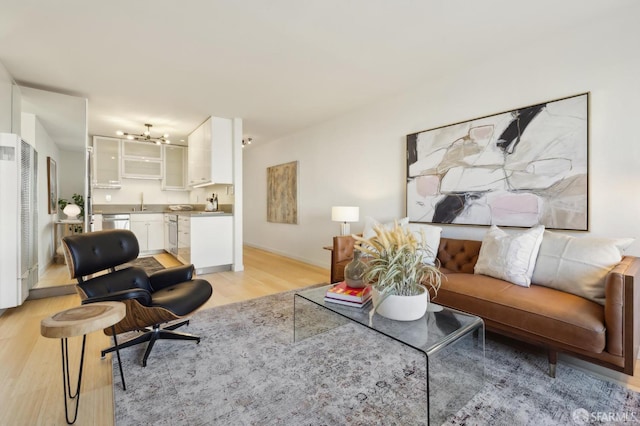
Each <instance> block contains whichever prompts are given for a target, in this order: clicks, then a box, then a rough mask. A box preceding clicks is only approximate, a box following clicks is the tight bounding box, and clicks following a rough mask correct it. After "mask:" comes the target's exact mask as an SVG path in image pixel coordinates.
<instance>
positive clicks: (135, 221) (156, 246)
mask: <svg viewBox="0 0 640 426" xmlns="http://www.w3.org/2000/svg"><path fill="white" fill-rule="evenodd" d="M163 220H164V216H163V214H162V213H139V214H131V216H130V227H131V232H133V233H134V234H135V235H136V238H137V239H138V245H139V246H140V253H142V254H144V253H153V252H158V251H162V250H163V249H164V229H163V228H164V222H163Z"/></svg>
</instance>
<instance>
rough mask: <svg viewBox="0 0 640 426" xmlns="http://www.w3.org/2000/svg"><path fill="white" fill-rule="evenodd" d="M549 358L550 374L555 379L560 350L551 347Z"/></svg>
mask: <svg viewBox="0 0 640 426" xmlns="http://www.w3.org/2000/svg"><path fill="white" fill-rule="evenodd" d="M548 358H549V376H550V377H552V378H554V379H555V378H556V364H557V363H558V352H556V351H555V350H553V349H549V352H548Z"/></svg>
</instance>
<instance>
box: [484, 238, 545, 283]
mask: <svg viewBox="0 0 640 426" xmlns="http://www.w3.org/2000/svg"><path fill="white" fill-rule="evenodd" d="M543 233H544V226H542V225H536V226H534V227H533V228H531V229H528V230H526V231H524V232H518V233H511V234H507V233H506V232H505V231H503V230H502V229H500V228H498V227H497V226H495V225H493V226H491V228H490V229H489V231H487V233H486V235H485V236H484V238H483V239H482V246H480V253H479V255H478V261H477V262H476V266H475V268H474V272H475V273H476V274H482V275H489V276H490V277H494V278H500V279H502V280H505V281H508V282H510V283H513V284H517V285H519V286H522V287H529V286H530V285H531V275H532V274H533V269H534V267H535V264H536V257H537V256H538V250H539V249H540V243H541V242H542V235H543Z"/></svg>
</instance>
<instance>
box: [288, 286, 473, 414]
mask: <svg viewBox="0 0 640 426" xmlns="http://www.w3.org/2000/svg"><path fill="white" fill-rule="evenodd" d="M329 287H331V285H326V286H322V287H316V288H312V289H309V290H303V291H299V292H296V293H295V295H294V319H293V336H294V342H298V341H300V340H302V339H306V338H308V337H311V336H314V335H317V334H319V333H324V332H327V331H329V330H331V329H334V328H336V327H339V326H341V325H344V324H347V323H350V322H353V323H357V324H360V325H362V326H364V327H366V328H368V329H370V330H373V331H375V332H377V333H380V334H383V335H385V336H387V337H389V338H391V339H394V340H396V341H398V342H400V343H402V344H404V345H407V346H409V347H411V348H413V349H415V350H417V351H420V352H421V353H423V354H424V356H425V360H426V379H427V383H426V402H427V407H428V411H429V418H428V419H427V421H428V423H429V424H438V425H439V424H442V423H444V422H445V421H446V420H447V418H448V417H450V416H452V415H453V414H455V413H456V412H457V411H458V410H459V409H460V408H462V407H463V406H464V405H465V404H466V403H467V402H468V401H469V400H470V399H471V398H472V397H473V396H474V395H475V394H476V393H477V392H478V391H479V390H480V389H481V388H482V386H483V385H484V322H483V321H482V319H481V318H480V317H477V316H474V315H470V314H466V313H464V312H461V311H457V310H455V309H450V308H446V307H441V306H439V305H436V304H434V303H431V304H430V306H432V307H435V309H433V310H437V309H440V310H439V311H438V312H431V308H430V311H429V312H427V313H426V314H425V316H424V317H422V318H421V319H419V320H416V321H407V322H405V321H394V320H390V319H387V318H384V317H382V316H380V315H378V314H375V315H373V316H371V317H370V315H369V313H370V311H371V309H372V308H373V305H372V304H371V303H369V304H368V305H366V306H365V307H364V308H354V307H350V306H344V305H339V304H336V303H331V302H325V301H324V296H325V293H326V292H327V289H328V288H329Z"/></svg>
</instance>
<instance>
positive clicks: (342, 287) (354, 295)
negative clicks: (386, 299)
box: [324, 281, 371, 308]
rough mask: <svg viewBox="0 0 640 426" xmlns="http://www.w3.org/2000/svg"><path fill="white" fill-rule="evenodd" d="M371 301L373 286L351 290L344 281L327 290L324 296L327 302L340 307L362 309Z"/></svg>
mask: <svg viewBox="0 0 640 426" xmlns="http://www.w3.org/2000/svg"><path fill="white" fill-rule="evenodd" d="M369 300H371V286H370V285H368V286H366V287H364V288H351V287H349V286H347V283H346V282H344V281H342V282H340V283H338V284H336V285H334V286H333V287H330V288H329V289H328V290H327V294H325V296H324V301H325V302H331V303H338V304H340V305H347V306H353V307H355V308H362V307H363V306H364V305H366V304H367V303H368V302H369Z"/></svg>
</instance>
